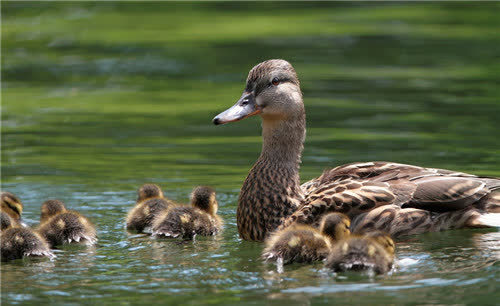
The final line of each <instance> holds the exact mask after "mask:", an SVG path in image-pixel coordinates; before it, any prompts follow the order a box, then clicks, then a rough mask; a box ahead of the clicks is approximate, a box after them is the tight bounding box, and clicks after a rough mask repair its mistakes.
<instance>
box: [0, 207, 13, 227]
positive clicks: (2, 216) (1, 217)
mask: <svg viewBox="0 0 500 306" xmlns="http://www.w3.org/2000/svg"><path fill="white" fill-rule="evenodd" d="M0 222H1V225H2V231H3V230H7V229H9V228H11V227H13V226H14V222H13V221H12V218H11V217H10V216H9V215H8V214H7V213H5V212H3V211H2V212H0Z"/></svg>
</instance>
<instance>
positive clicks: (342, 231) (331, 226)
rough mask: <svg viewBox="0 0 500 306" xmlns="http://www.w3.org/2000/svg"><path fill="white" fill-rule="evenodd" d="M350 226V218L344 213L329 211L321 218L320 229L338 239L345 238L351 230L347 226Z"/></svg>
mask: <svg viewBox="0 0 500 306" xmlns="http://www.w3.org/2000/svg"><path fill="white" fill-rule="evenodd" d="M350 226H351V220H349V217H347V216H346V215H344V214H341V213H337V212H334V213H329V214H327V215H325V216H324V217H323V218H322V219H321V223H320V231H321V232H322V233H323V234H325V235H327V236H330V237H331V238H333V239H334V240H336V241H338V240H341V239H344V238H347V237H348V236H349V235H350V234H351V231H350V230H349V227H350Z"/></svg>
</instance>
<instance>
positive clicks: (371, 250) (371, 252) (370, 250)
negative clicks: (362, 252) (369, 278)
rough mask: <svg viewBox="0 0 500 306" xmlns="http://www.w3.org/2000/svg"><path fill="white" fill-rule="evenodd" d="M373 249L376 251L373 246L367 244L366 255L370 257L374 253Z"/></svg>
mask: <svg viewBox="0 0 500 306" xmlns="http://www.w3.org/2000/svg"><path fill="white" fill-rule="evenodd" d="M375 251H376V249H375V247H374V246H373V245H371V244H370V245H369V246H368V256H370V257H372V256H373V255H374V254H375Z"/></svg>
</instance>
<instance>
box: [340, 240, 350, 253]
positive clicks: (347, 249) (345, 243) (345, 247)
mask: <svg viewBox="0 0 500 306" xmlns="http://www.w3.org/2000/svg"><path fill="white" fill-rule="evenodd" d="M347 251H349V244H347V242H344V244H343V245H342V254H344V255H345V254H347Z"/></svg>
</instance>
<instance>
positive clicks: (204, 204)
mask: <svg viewBox="0 0 500 306" xmlns="http://www.w3.org/2000/svg"><path fill="white" fill-rule="evenodd" d="M191 205H193V206H194V207H197V208H199V209H201V210H203V211H206V212H207V213H209V214H211V215H215V214H216V213H217V209H218V207H219V204H218V203H217V199H216V197H215V190H214V189H213V188H211V187H207V186H198V187H196V188H195V189H193V192H192V193H191Z"/></svg>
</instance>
